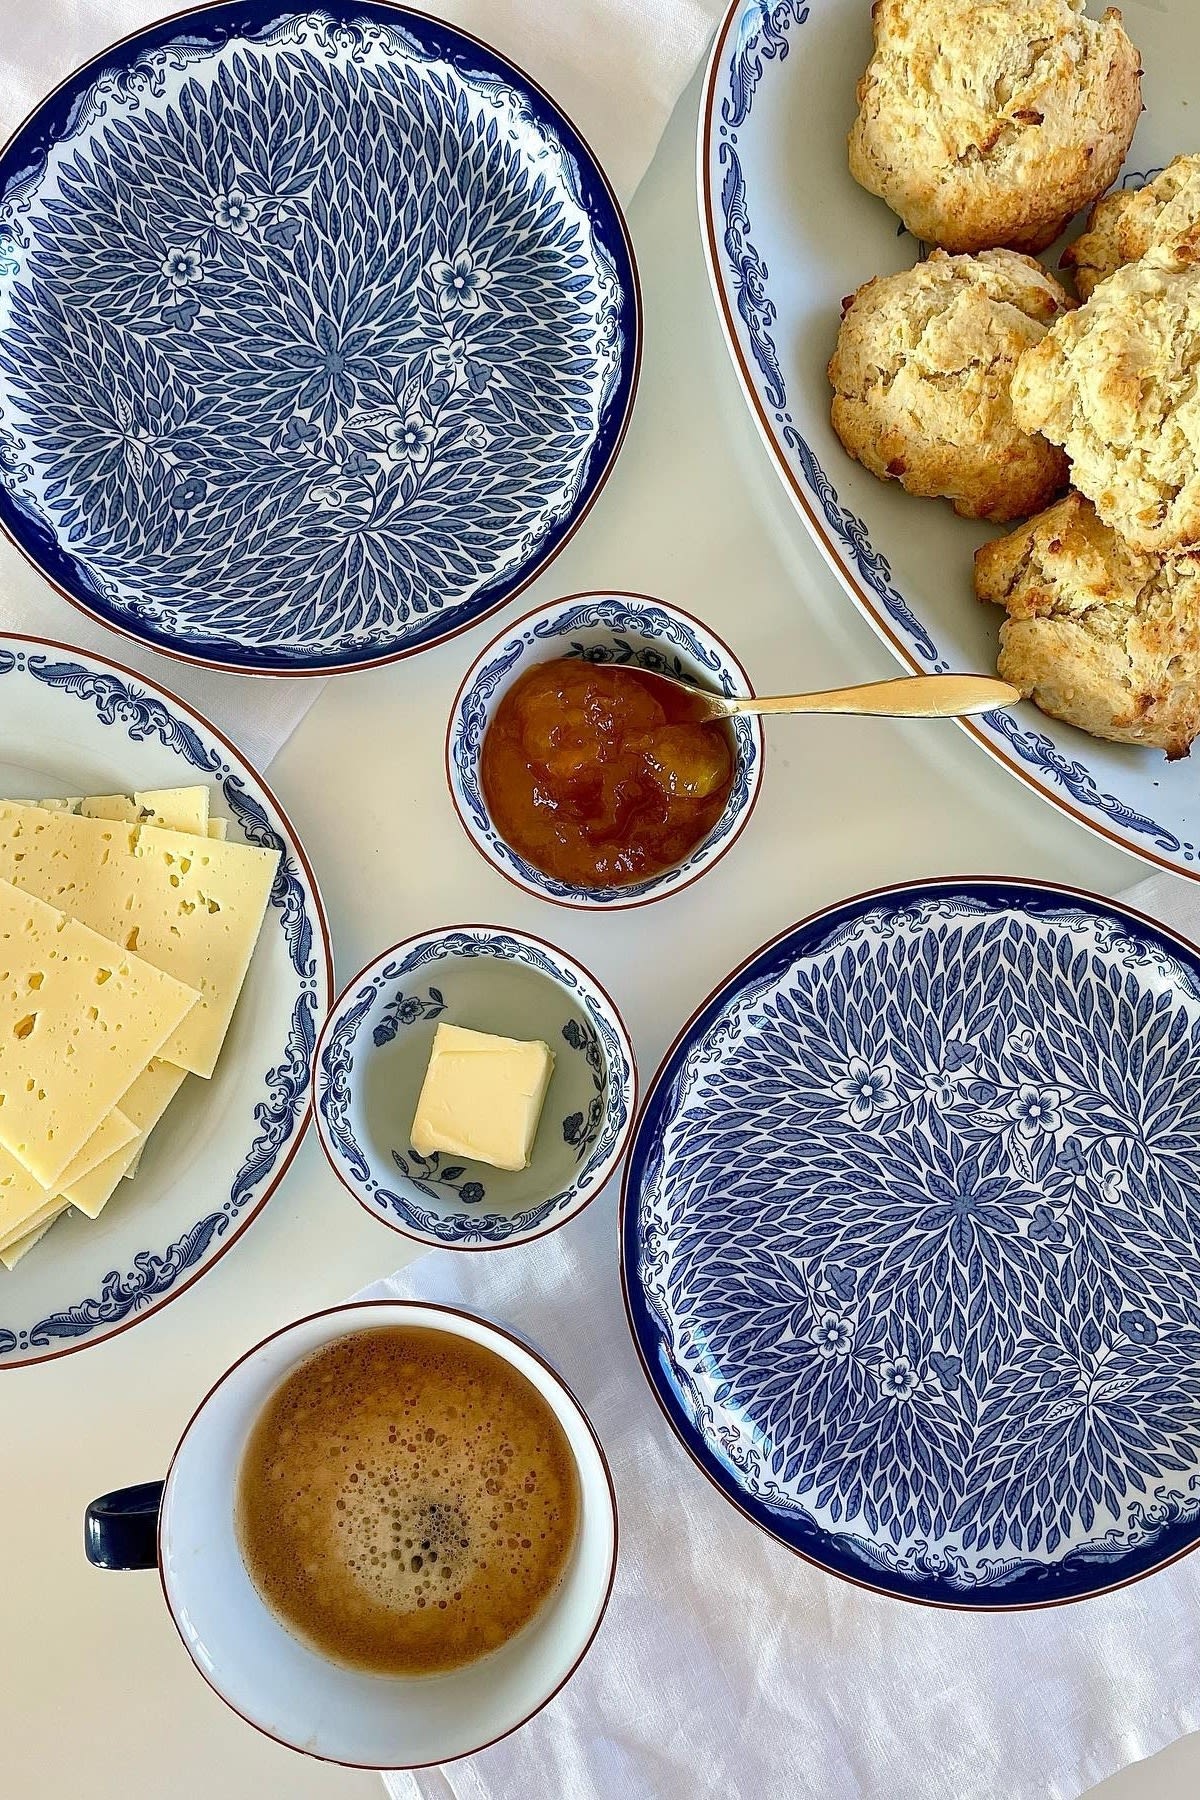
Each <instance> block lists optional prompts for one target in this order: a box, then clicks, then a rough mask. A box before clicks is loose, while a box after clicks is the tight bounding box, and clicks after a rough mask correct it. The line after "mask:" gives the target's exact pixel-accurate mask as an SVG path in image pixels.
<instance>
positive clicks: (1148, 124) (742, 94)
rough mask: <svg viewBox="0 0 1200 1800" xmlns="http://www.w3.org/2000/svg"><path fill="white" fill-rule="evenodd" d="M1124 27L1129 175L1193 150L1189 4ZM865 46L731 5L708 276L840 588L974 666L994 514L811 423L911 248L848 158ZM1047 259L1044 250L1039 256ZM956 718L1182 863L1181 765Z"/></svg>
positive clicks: (1122, 835)
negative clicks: (902, 478) (854, 310)
mask: <svg viewBox="0 0 1200 1800" xmlns="http://www.w3.org/2000/svg"><path fill="white" fill-rule="evenodd" d="M1126 24H1127V26H1128V28H1129V30H1130V31H1131V32H1132V34H1133V37H1134V39H1135V41H1136V43H1137V45H1138V48H1139V49H1140V50H1141V52H1142V57H1143V61H1144V63H1145V68H1146V75H1145V81H1144V86H1143V93H1144V97H1145V100H1146V105H1147V109H1148V110H1147V111H1146V113H1145V114H1144V115H1143V117H1142V121H1141V123H1140V125H1139V126H1138V130H1137V135H1136V137H1135V138H1134V142H1133V148H1132V150H1131V152H1130V155H1129V160H1128V163H1127V173H1126V175H1125V176H1124V177H1123V179H1124V180H1125V181H1126V182H1127V183H1128V184H1130V185H1140V183H1141V182H1142V181H1143V180H1144V179H1145V178H1146V176H1147V174H1149V173H1153V172H1154V171H1155V170H1156V169H1157V168H1160V167H1161V166H1162V165H1163V164H1164V163H1166V162H1168V161H1170V159H1171V157H1172V156H1174V155H1176V154H1177V153H1178V152H1180V151H1184V150H1191V149H1193V148H1194V147H1195V145H1194V141H1193V136H1194V134H1193V128H1192V126H1191V125H1190V124H1189V123H1188V120H1189V117H1190V114H1189V112H1188V111H1187V106H1188V101H1189V98H1190V84H1189V81H1188V78H1187V73H1186V71H1187V70H1188V69H1189V68H1190V67H1192V66H1193V64H1194V62H1195V59H1196V57H1197V56H1198V55H1200V12H1198V11H1197V10H1196V9H1195V8H1194V7H1192V6H1190V5H1188V4H1187V3H1186V0H1163V4H1161V5H1159V6H1156V7H1139V8H1138V9H1137V16H1136V19H1131V18H1128V17H1127V18H1126ZM870 52H871V18H870V8H869V7H868V6H867V5H865V4H860V3H859V0H822V4H821V5H819V6H809V5H807V4H803V3H802V0H782V4H780V3H778V0H734V3H733V4H732V5H731V6H730V9H729V12H728V13H727V15H726V17H725V21H724V23H723V25H722V27H721V29H720V31H719V32H718V34H717V40H716V45H715V48H714V51H713V57H712V62H711V64H710V67H709V71H708V77H707V81H706V83H705V87H704V95H703V100H702V104H701V114H700V143H699V184H700V210H701V221H702V229H703V234H704V237H705V242H706V246H707V254H708V262H709V272H710V275H711V277H712V284H713V291H714V293H715V295H716V300H717V309H718V312H719V313H720V316H721V319H722V322H723V325H724V328H725V335H726V339H727V342H728V344H729V348H730V351H731V354H732V356H733V359H734V362H735V364H736V366H737V369H738V373H739V375H740V377H741V382H742V387H743V390H744V392H745V395H746V399H747V401H748V403H749V406H750V409H751V412H752V413H753V416H754V418H755V421H756V423H757V425H758V428H759V430H760V432H761V434H762V437H763V440H764V442H765V443H766V445H767V449H768V451H769V453H770V456H771V460H772V462H773V463H774V465H775V469H776V472H777V474H778V475H779V477H780V479H781V480H782V481H783V483H784V485H785V487H786V488H787V490H788V492H789V493H790V495H791V497H792V499H793V501H794V503H795V505H796V507H797V509H798V511H799V512H800V515H801V517H802V518H803V519H804V521H805V523H806V525H807V526H808V528H809V530H810V532H811V533H812V535H813V537H814V539H815V540H816V542H817V544H818V545H819V547H820V548H821V550H822V552H823V553H824V555H825V558H826V560H827V561H828V563H829V565H830V567H831V568H832V569H833V571H834V573H835V574H836V575H837V576H838V578H839V580H840V581H841V583H842V586H843V587H844V588H845V590H846V592H847V593H848V594H849V595H850V597H851V598H852V599H853V600H854V601H855V602H856V604H857V605H858V606H859V608H860V609H861V610H862V612H863V613H864V614H865V615H866V617H867V618H868V619H869V621H870V622H871V624H872V625H873V626H874V627H875V629H876V630H877V631H878V632H879V634H880V636H881V637H883V638H884V639H885V640H886V641H887V643H889V644H890V645H891V647H892V649H893V650H894V651H895V652H896V654H897V656H898V657H899V659H900V661H901V662H903V663H905V664H906V665H907V666H908V667H909V668H911V669H921V670H940V669H979V670H988V669H991V668H993V667H994V666H995V661H996V652H997V644H998V634H999V628H1000V624H1001V622H1002V620H1003V617H1004V614H1003V612H1002V611H1001V609H1000V608H998V607H991V606H981V605H979V604H978V603H977V602H976V601H975V599H974V596H973V593H972V587H971V558H972V555H973V553H974V551H975V549H976V547H977V546H978V545H979V544H980V543H982V542H983V541H984V539H985V538H987V537H989V536H994V535H996V533H997V531H998V530H999V529H1000V528H998V527H991V528H989V527H987V526H977V525H971V524H969V523H967V522H966V521H964V520H962V519H959V518H956V517H955V515H954V513H953V512H952V511H951V509H950V507H949V505H948V504H946V503H945V502H944V501H936V500H917V499H914V498H913V497H912V496H911V495H909V494H906V493H904V492H903V491H902V489H901V488H900V487H899V486H898V484H896V483H894V482H893V483H883V482H880V481H877V480H876V479H875V478H874V476H872V475H870V474H868V473H867V471H866V470H865V469H863V468H861V467H860V466H859V465H858V464H857V463H854V462H852V461H851V460H850V458H849V457H848V456H847V454H846V452H845V451H844V450H843V448H842V446H841V445H840V444H839V442H838V440H837V438H836V437H835V436H834V433H833V428H832V426H831V425H830V423H829V404H830V389H829V383H828V381H827V379H826V375H825V365H826V363H827V361H828V359H829V356H830V354H831V352H832V350H833V346H834V340H835V338H836V335H837V328H838V319H839V316H840V307H841V301H842V297H843V296H844V295H846V294H851V293H853V292H854V290H855V289H856V288H857V287H858V286H859V284H860V283H861V282H863V281H865V280H866V279H867V278H868V277H869V276H871V275H876V274H883V273H887V272H890V271H892V270H895V269H900V268H904V267H907V266H908V265H909V264H911V263H912V261H913V260H914V257H915V256H916V254H917V246H916V244H915V243H914V241H913V239H912V238H911V237H909V236H908V235H907V234H905V233H903V232H902V231H901V230H900V229H899V222H898V221H897V219H896V218H895V217H894V215H893V214H892V213H890V212H889V211H888V209H887V207H886V206H885V205H884V204H883V202H882V201H881V200H877V199H875V198H874V197H873V196H871V195H870V194H867V193H866V192H864V190H863V189H862V188H860V187H859V186H858V185H857V184H856V183H855V181H854V180H853V179H852V177H851V175H850V172H849V169H848V167H847V162H846V133H847V131H848V130H849V127H850V124H851V121H852V119H853V117H854V106H855V99H854V89H855V83H856V81H857V80H858V77H859V76H860V75H861V74H862V72H863V70H864V69H865V67H866V65H867V61H868V59H869V56H870ZM797 171H801V172H802V173H801V174H799V175H798V173H797ZM1057 254H1058V252H1057V249H1055V250H1051V251H1049V252H1047V254H1046V257H1045V258H1044V260H1045V261H1046V263H1047V264H1048V266H1050V267H1051V268H1053V267H1054V266H1055V263H1056V259H1057ZM964 730H966V731H968V732H970V734H971V735H972V737H974V738H975V739H976V740H977V741H978V742H979V743H981V744H983V745H984V747H985V748H986V749H987V750H988V751H990V753H991V754H992V755H993V756H994V757H996V758H997V760H998V761H1000V762H1002V763H1003V764H1004V765H1005V767H1007V768H1009V769H1011V770H1012V771H1013V773H1014V774H1016V775H1018V776H1019V777H1020V779H1021V780H1023V781H1024V782H1026V783H1027V784H1028V785H1029V786H1030V787H1032V788H1034V789H1036V790H1037V792H1039V793H1040V794H1042V795H1043V796H1044V798H1046V799H1048V800H1050V801H1051V802H1052V803H1053V804H1054V805H1056V806H1059V807H1061V809H1062V810H1063V811H1064V812H1067V813H1070V814H1071V816H1072V817H1073V818H1076V819H1078V820H1080V821H1081V822H1082V823H1083V824H1086V825H1089V826H1091V828H1092V829H1093V830H1095V831H1098V832H1099V833H1100V834H1101V835H1102V836H1105V837H1108V838H1111V839H1113V840H1114V841H1115V842H1117V843H1119V844H1121V845H1123V846H1124V847H1125V848H1126V849H1127V850H1132V851H1134V852H1135V853H1136V854H1137V855H1139V856H1142V857H1144V858H1145V859H1146V860H1147V861H1148V862H1153V863H1159V864H1162V865H1163V866H1164V867H1166V868H1171V869H1177V870H1179V871H1180V872H1181V873H1183V874H1185V875H1192V876H1193V877H1194V876H1196V874H1197V857H1198V851H1197V845H1198V844H1200V789H1198V788H1197V784H1196V781H1195V778H1194V776H1193V775H1192V774H1191V773H1190V772H1189V767H1188V764H1187V763H1186V762H1179V763H1168V762H1166V761H1165V759H1164V758H1163V756H1162V755H1161V754H1160V753H1159V752H1157V751H1153V750H1147V749H1136V748H1130V747H1126V746H1121V745H1117V744H1108V743H1102V742H1101V741H1100V740H1099V739H1097V738H1092V737H1088V736H1086V735H1085V734H1084V733H1083V732H1081V731H1078V730H1076V729H1075V728H1074V727H1072V726H1069V725H1062V724H1059V723H1057V722H1056V721H1055V720H1052V719H1048V718H1047V717H1046V716H1045V715H1044V714H1042V713H1040V712H1039V711H1038V710H1037V709H1036V708H1035V707H1034V706H1033V704H1032V703H1031V702H1028V703H1025V704H1023V705H1021V706H1018V707H1016V708H1014V709H1013V710H1012V711H1011V712H995V713H988V714H987V715H985V716H984V717H982V718H978V719H970V720H967V721H965V722H964Z"/></svg>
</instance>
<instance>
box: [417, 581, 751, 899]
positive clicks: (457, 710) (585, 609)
mask: <svg viewBox="0 0 1200 1800" xmlns="http://www.w3.org/2000/svg"><path fill="white" fill-rule="evenodd" d="M564 656H578V657H586V658H587V660H588V661H589V662H595V663H614V664H619V665H625V666H630V665H632V666H633V667H636V668H642V669H651V670H657V671H659V672H660V673H662V674H666V675H678V676H681V677H682V678H683V679H685V680H688V681H694V682H695V683H696V684H697V686H699V687H711V688H713V689H715V690H716V691H718V692H719V693H722V694H752V693H753V692H754V690H753V688H752V687H751V686H750V681H749V677H748V676H747V674H746V671H745V670H744V669H743V667H742V665H741V663H740V662H738V660H737V658H736V657H735V656H734V654H733V652H732V650H730V648H729V646H728V645H727V644H725V643H723V642H722V641H721V639H720V638H719V637H717V636H716V634H715V633H714V632H712V631H710V630H709V629H708V627H707V625H702V624H701V623H700V621H699V619H694V618H692V616H691V614H690V613H685V612H680V610H679V609H678V607H674V606H667V605H665V604H664V603H663V602H662V601H661V600H654V599H651V598H650V597H649V596H648V595H645V594H598V593H597V594H572V595H571V596H570V597H569V598H568V599H565V600H555V601H553V602H552V603H551V604H550V605H549V606H545V607H539V608H538V610H537V611H536V612H531V613H527V614H526V616H525V617H524V618H523V619H518V621H517V622H516V624H515V625H510V626H509V627H508V628H507V630H505V631H502V632H501V633H500V635H499V636H498V637H496V638H494V639H493V641H492V642H491V643H490V644H489V645H488V646H487V648H486V649H485V650H483V651H482V652H481V653H480V655H479V656H478V657H477V658H476V660H475V662H474V663H473V664H472V666H471V668H470V669H468V671H467V674H466V677H465V679H464V681H463V684H462V687H461V688H460V689H459V691H458V696H457V698H456V699H455V702H454V706H453V709H452V711H451V714H450V726H449V730H448V733H447V738H446V778H447V780H448V781H449V783H450V795H451V798H452V799H453V801H454V805H455V808H456V810H457V812H458V816H459V818H460V819H461V820H462V823H463V828H464V829H465V831H466V833H467V836H468V837H469V838H470V840H471V842H472V843H473V844H474V845H475V848H476V849H477V850H478V851H479V852H480V853H481V855H483V856H485V857H486V858H487V860H488V862H490V863H491V864H492V866H493V867H494V868H497V869H499V871H500V873H501V874H502V875H507V876H508V878H509V880H510V881H515V882H516V884H517V886H518V887H522V888H524V889H525V890H526V892H527V893H530V894H537V895H539V896H540V897H541V898H542V899H543V900H555V901H557V902H558V903H559V905H560V906H573V907H602V908H607V909H608V910H610V911H613V910H619V909H620V908H621V907H625V906H641V905H644V904H646V903H647V902H648V901H651V900H661V899H662V898H664V896H665V895H667V894H675V893H678V892H679V890H680V889H681V888H684V887H687V886H689V885H690V884H691V883H692V882H693V881H696V880H698V879H699V877H700V876H701V875H703V874H704V872H705V870H706V869H710V868H711V867H712V866H713V864H714V863H716V862H719V861H720V859H721V857H722V856H724V854H725V852H726V851H727V850H730V849H732V848H733V845H734V844H735V843H736V842H737V840H738V838H739V837H740V836H741V833H742V832H743V831H744V829H745V827H746V824H747V822H748V820H749V818H750V814H751V813H752V812H753V810H754V805H755V802H756V800H757V799H758V790H759V787H760V785H761V783H762V761H763V736H762V725H761V723H760V721H759V720H758V719H757V718H746V719H736V720H734V721H733V723H732V726H731V729H732V732H733V741H734V748H735V752H736V758H737V762H736V769H735V774H734V781H733V787H732V788H731V790H730V794H729V799H728V801H727V802H726V805H725V810H724V812H723V813H722V814H721V817H720V818H719V819H718V820H717V823H716V825H715V826H714V827H713V829H712V831H711V832H710V833H709V834H708V836H707V837H706V838H704V839H703V840H702V842H701V843H699V844H698V845H697V846H696V848H695V850H693V852H692V854H691V855H690V856H689V857H688V858H687V860H686V861H685V862H682V863H679V864H677V865H676V866H675V867H674V868H671V869H665V870H664V871H663V872H662V874H660V875H652V876H649V877H648V878H647V879H645V880H643V881H637V882H631V883H629V884H628V885H627V886H624V887H611V888H591V887H575V886H573V885H571V884H570V883H569V882H565V881H559V880H557V879H556V878H555V877H554V876H552V875H546V874H544V873H543V871H542V870H541V869H538V868H535V867H534V866H533V865H532V864H531V863H528V862H526V861H525V859H524V857H522V856H519V855H518V854H517V852H516V851H515V850H513V849H512V848H511V847H510V846H509V845H508V844H506V843H505V841H504V839H503V838H502V837H501V836H500V834H499V832H498V831H497V830H496V828H495V826H494V825H493V824H492V821H491V819H490V818H489V816H488V810H487V805H486V802H485V800H484V797H483V791H482V788H481V785H480V780H479V758H480V752H481V750H482V747H483V740H484V737H485V735H486V733H487V728H488V725H489V724H490V722H491V719H492V716H493V714H494V713H495V711H496V708H497V706H498V705H499V704H500V701H501V700H502V699H503V697H504V695H505V694H506V693H507V691H508V689H509V688H510V687H511V686H512V684H513V682H514V681H515V680H516V679H517V677H518V676H519V675H521V674H523V673H524V671H525V670H526V669H527V668H529V667H531V666H532V665H533V664H534V663H536V662H548V661H551V660H552V659H554V658H555V657H564Z"/></svg>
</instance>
